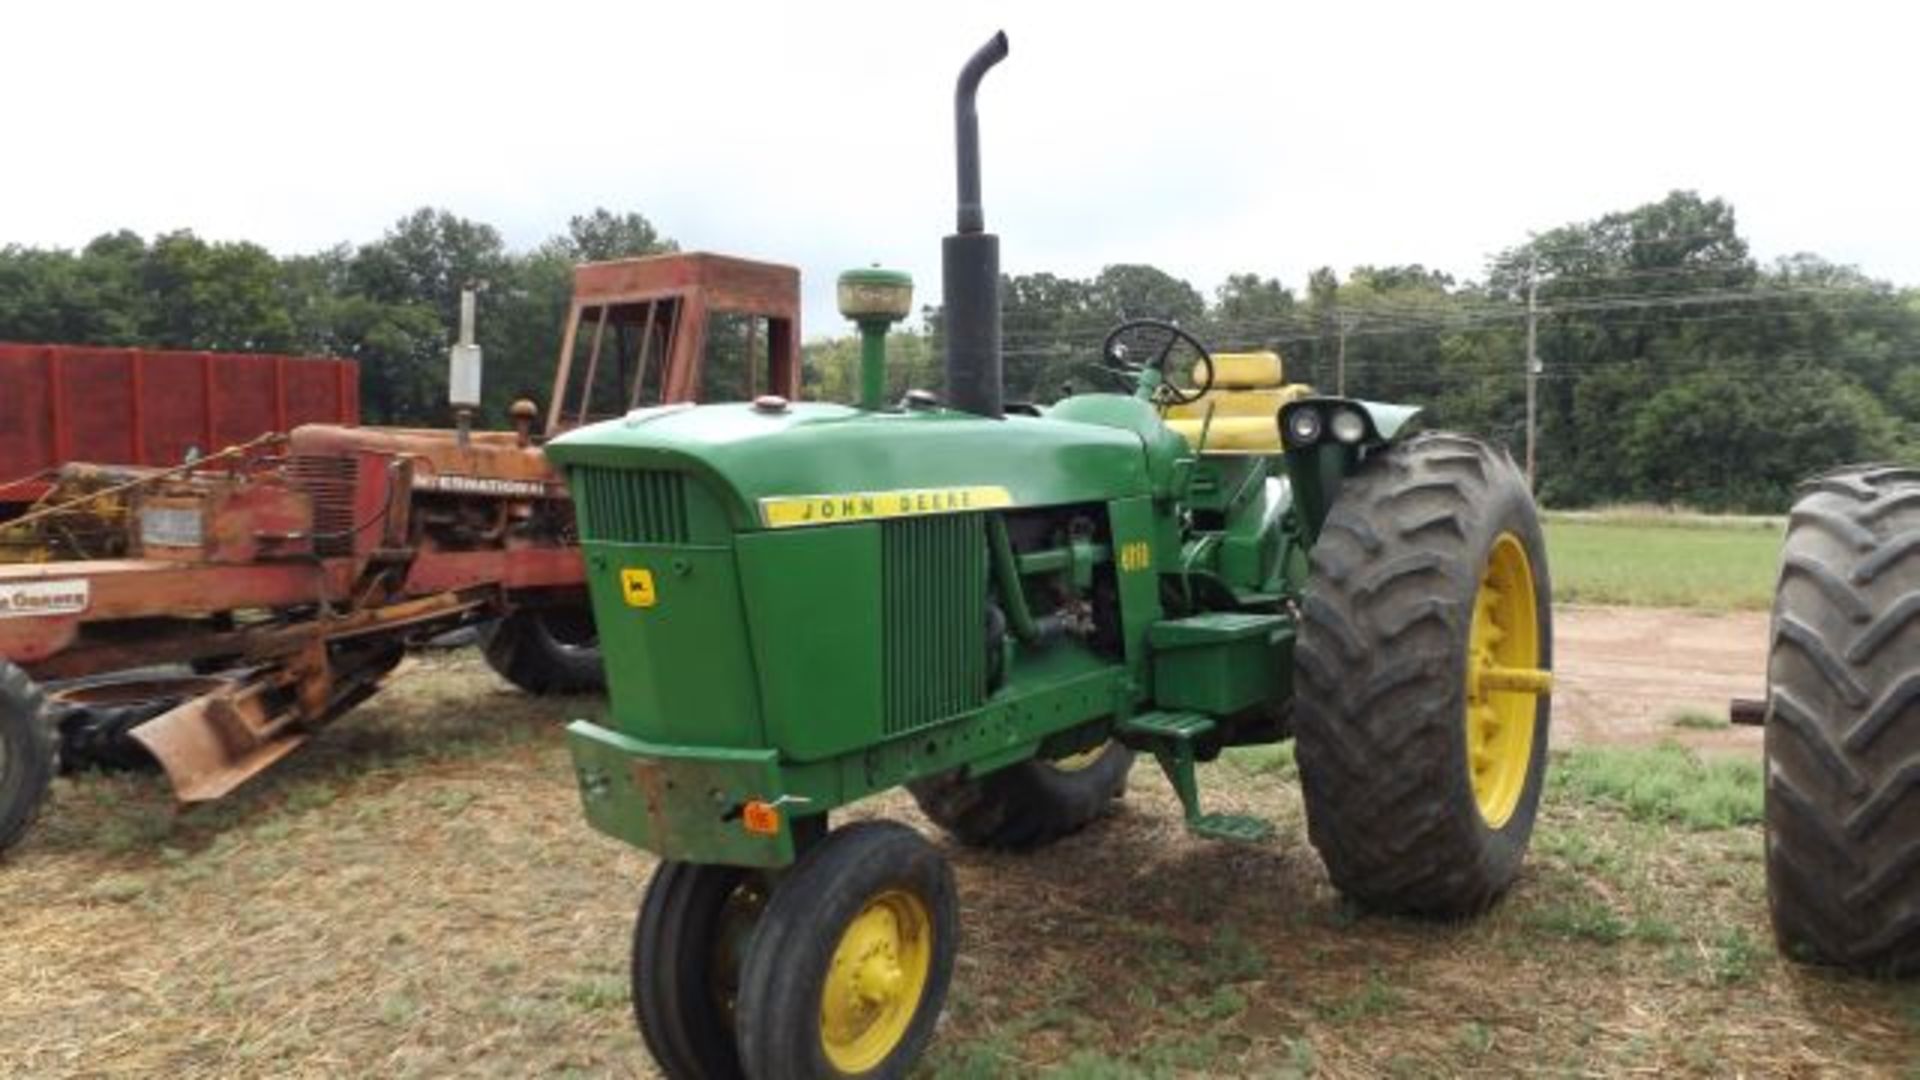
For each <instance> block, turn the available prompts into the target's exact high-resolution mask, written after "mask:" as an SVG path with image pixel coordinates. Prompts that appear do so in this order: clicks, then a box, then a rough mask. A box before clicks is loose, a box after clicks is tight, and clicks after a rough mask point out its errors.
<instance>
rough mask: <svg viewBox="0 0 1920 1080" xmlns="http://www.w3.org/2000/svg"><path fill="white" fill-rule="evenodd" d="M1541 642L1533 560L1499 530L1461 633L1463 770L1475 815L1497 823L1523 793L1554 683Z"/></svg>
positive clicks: (1517, 542)
mask: <svg viewBox="0 0 1920 1080" xmlns="http://www.w3.org/2000/svg"><path fill="white" fill-rule="evenodd" d="M1540 644H1541V642H1540V609H1539V607H1538V605H1537V601H1536V596H1535V593H1534V585H1533V564H1532V562H1531V561H1530V560H1529V559H1528V558H1527V549H1526V546H1525V545H1523V544H1522V543H1521V542H1520V538H1519V537H1517V536H1515V535H1514V534H1512V533H1510V532H1504V533H1501V534H1500V536H1499V538H1498V539H1496V540H1495V541H1494V543H1493V551H1492V553H1491V554H1489V555H1488V556H1487V566H1486V569H1485V570H1484V571H1482V573H1481V576H1480V588H1479V591H1478V592H1477V593H1476V594H1475V596H1474V601H1473V629H1472V632H1471V634H1470V635H1469V636H1468V639H1467V775H1468V777H1469V778H1470V779H1471V780H1472V783H1473V801H1474V802H1475V803H1476V804H1478V806H1479V808H1480V816H1481V817H1482V818H1484V819H1485V820H1486V823H1487V824H1488V825H1489V826H1491V827H1493V828H1496V829H1498V828H1500V827H1502V826H1504V825H1505V824H1506V823H1507V822H1508V820H1509V819H1511V818H1512V817H1513V812H1514V810H1515V809H1516V808H1518V807H1519V805H1520V797H1521V795H1523V794H1524V793H1525V792H1526V789H1527V780H1528V778H1529V775H1530V773H1531V771H1532V768H1533V740H1534V726H1535V721H1536V718H1537V717H1538V715H1539V709H1538V704H1539V696H1540V695H1541V694H1546V693H1550V692H1551V691H1552V689H1553V675H1552V674H1551V673H1550V672H1548V671H1546V670H1544V669H1542V668H1541V666H1540V651H1541V650H1540Z"/></svg>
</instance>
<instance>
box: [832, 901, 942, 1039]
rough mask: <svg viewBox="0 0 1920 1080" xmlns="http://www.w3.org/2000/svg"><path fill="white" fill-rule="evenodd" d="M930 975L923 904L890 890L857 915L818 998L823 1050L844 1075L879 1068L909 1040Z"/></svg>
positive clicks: (929, 932) (928, 924)
mask: <svg viewBox="0 0 1920 1080" xmlns="http://www.w3.org/2000/svg"><path fill="white" fill-rule="evenodd" d="M932 968H933V917H932V915H931V914H929V912H928V909H927V905H926V903H925V902H924V901H922V900H921V899H920V897H918V896H915V895H914V894H912V893H910V892H906V891H904V890H899V889H892V890H888V891H887V892H883V893H881V894H880V895H878V896H875V897H874V898H873V899H872V900H869V901H868V902H867V905H866V906H865V907H863V908H861V909H860V913H859V914H858V915H855V916H854V917H853V921H852V922H850V923H848V924H847V929H846V931H845V932H844V933H842V934H841V935H840V944H839V945H838V946H836V947H835V948H834V950H833V961H832V963H830V964H829V965H828V966H827V979H826V986H825V987H824V988H823V992H822V994H821V997H820V1042H821V1045H822V1047H824V1049H825V1050H826V1054H827V1060H828V1061H829V1062H830V1063H832V1065H833V1067H834V1068H835V1069H837V1070H839V1071H840V1072H843V1073H863V1072H867V1071H868V1070H870V1069H873V1068H875V1067H877V1066H878V1065H879V1064H880V1063H881V1062H883V1061H885V1060H886V1059H887V1055H889V1054H891V1053H893V1050H894V1048H895V1047H897V1046H899V1045H900V1041H901V1040H902V1039H904V1038H906V1034H907V1028H908V1027H910V1026H912V1024H913V1018H914V1016H915V1014H916V1013H918V1012H919V1010H920V1001H921V999H922V998H923V997H925V996H926V989H927V978H928V973H929V972H930V971H931V970H932Z"/></svg>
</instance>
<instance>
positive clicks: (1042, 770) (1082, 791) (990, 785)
mask: <svg viewBox="0 0 1920 1080" xmlns="http://www.w3.org/2000/svg"><path fill="white" fill-rule="evenodd" d="M1132 768H1133V751H1131V750H1129V749H1127V748H1126V747H1124V746H1122V745H1120V744H1119V743H1117V742H1108V743H1103V744H1102V745H1100V746H1098V747H1095V748H1094V749H1092V750H1088V751H1086V752H1085V753H1082V754H1075V755H1073V756H1072V757H1065V758H1059V759H1057V760H1051V761H1049V760H1045V759H1041V758H1035V759H1033V760H1031V761H1023V762H1020V763H1019V764H1017V765H1009V766H1007V767H1006V768H1004V769H1000V770H998V771H996V772H991V773H988V774H987V775H985V776H982V777H977V778H969V779H962V778H961V777H960V776H959V775H958V774H955V773H948V774H945V775H942V776H936V777H932V778H930V779H926V780H917V781H915V782H913V783H911V784H908V785H907V790H908V791H910V792H911V793H912V794H913V799H914V801H915V802H917V803H919V804H920V811H921V813H924V814H926V815H927V818H928V819H929V820H930V821H932V822H933V823H934V824H936V825H938V826H940V827H941V828H942V829H944V830H946V831H947V832H948V833H950V834H952V836H953V837H954V838H955V839H956V840H959V841H960V842H961V843H962V844H965V845H967V846H968V847H980V848H993V849H998V850H1008V851H1031V850H1033V849H1035V848H1039V847H1044V846H1046V845H1047V844H1051V843H1053V842H1054V841H1056V840H1059V839H1062V838H1063V837H1067V836H1070V835H1072V834H1074V833H1076V832H1079V831H1080V830H1081V829H1084V828H1086V827H1087V826H1088V825H1090V824H1092V823H1093V822H1094V821H1095V820H1096V819H1098V818H1100V817H1101V816H1102V815H1104V814H1106V813H1108V812H1109V811H1111V810H1112V809H1113V805H1114V803H1115V801H1116V800H1118V799H1119V798H1120V797H1121V796H1122V795H1124V794H1126V791H1127V773H1128V771H1129V770H1130V769H1132Z"/></svg>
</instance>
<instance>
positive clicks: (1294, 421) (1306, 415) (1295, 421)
mask: <svg viewBox="0 0 1920 1080" xmlns="http://www.w3.org/2000/svg"><path fill="white" fill-rule="evenodd" d="M1287 440H1288V441H1289V442H1291V443H1293V445H1295V446H1312V445H1313V444H1314V443H1317V442H1319V441H1320V410H1318V409H1295V410H1293V412H1292V413H1291V414H1289V415H1288V416H1287Z"/></svg>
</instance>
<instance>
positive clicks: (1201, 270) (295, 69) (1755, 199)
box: [0, 0, 1920, 336]
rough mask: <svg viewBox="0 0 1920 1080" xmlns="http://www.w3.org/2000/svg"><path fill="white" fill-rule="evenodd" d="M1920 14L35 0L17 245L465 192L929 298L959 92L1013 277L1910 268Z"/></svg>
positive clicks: (278, 244) (824, 287) (935, 284)
mask: <svg viewBox="0 0 1920 1080" xmlns="http://www.w3.org/2000/svg"><path fill="white" fill-rule="evenodd" d="M1916 10H1917V9H1916V8H1915V7H1914V6H1913V5H1911V4H1904V3H1885V4H1879V5H1866V4H1850V3H1835V2H1831V0H1828V2H1822V3H1817V4H1808V3H1804V2H1801V3H1791V4H1786V3H1781V4H1768V3H1755V2H1751V0H1749V2H1746V3H1725V4H1710V3H1695V2H1688V0H1665V2H1662V3H1651V4H1636V3H1625V2H1618V0H1609V2H1606V3H1599V2H1594V3H1586V4H1581V5H1568V4H1546V3H1530V4H1528V3H1516V4H1481V3H1465V2H1451V0H1449V2H1425V3H1411V4H1353V3H1344V4H1343V3H1330V2H1327V0H1318V2H1315V3H1311V4H1293V3H1265V4H1209V3H1200V2H1195V0H1185V2H1179V3H1169V2H1166V0H1162V2H1159V3H1154V4H1142V5H1137V6H1132V5H1125V4H1116V3H1103V4H1085V5H1081V4H1065V3H1041V2H1037V0H1029V2H1027V3H1018V4H1015V3H991V2H984V0H970V2H965V3H946V4H940V5H920V4H913V3H906V2H902V0H893V2H890V3H858V4H855V3H848V4H840V3H804V4H802V3H789V4H766V5H759V4H743V3H732V2H727V0H683V2H679V3H659V2H633V0H629V2H627V3H611V4H590V3H567V2H560V0H546V2H542V3H522V4H511V5H508V4H500V5H491V4H460V5H447V6H445V7H444V8H441V7H439V6H435V5H425V4H408V3H402V2H399V0H387V2H385V3H377V4H361V3H352V2H328V3H302V4H298V5H294V4H288V3H267V2H253V3H247V4H236V5H232V6H217V5H209V4H194V3H186V2H179V0H176V2H169V3H140V4H127V5H124V6H121V5H104V4H90V3H84V2H71V0H69V2H63V3H33V2H23V3H11V4H7V5H6V6H5V9H4V11H0V102H3V103H4V105H0V109H3V110H4V112H0V115H3V116H4V117H5V127H4V131H5V136H4V142H0V146H3V147H4V152H3V153H0V244H4V243H20V244H31V245H58V246H78V245H80V244H83V243H85V242H86V241H87V240H88V239H89V238H91V237H92V236H94V235H96V234H98V233H100V232H103V231H106V230H109V229H113V228H119V227H127V228H132V229H135V230H137V231H139V232H141V233H143V234H148V235H151V234H152V233H154V232H157V231H162V230H171V229H176V228H190V229H192V230H194V231H195V232H197V233H199V234H200V235H202V236H204V237H208V238H212V239H248V240H254V241H258V242H260V243H263V244H265V245H267V246H268V247H270V248H272V249H274V250H276V251H279V252H298V251H310V250H315V249H318V248H322V247H326V246H329V245H332V244H335V243H338V242H341V241H353V242H359V241H365V240H370V239H373V238H375V237H377V236H378V235H379V234H380V233H381V231H382V230H383V229H384V228H386V226H388V225H389V224H391V223H392V222H393V221H394V220H395V219H397V218H398V217H400V216H401V215H402V214H404V213H406V212H407V211H409V210H411V209H413V208H415V207H418V206H421V205H434V206H443V207H446V208H448V209H451V210H453V211H454V212H456V213H459V214H462V215H466V216H468V217H472V218H476V219H479V220H481V221H486V222H489V223H492V224H494V225H496V226H498V227H499V228H500V229H501V230H502V231H503V232H504V233H505V235H506V238H507V241H508V242H509V244H511V245H514V246H516V247H525V246H530V245H532V244H535V243H538V242H539V241H540V240H541V239H543V238H545V237H546V236H548V235H551V234H552V233H554V232H557V231H559V230H561V229H562V228H563V227H564V225H565V222H566V218H567V216H568V215H569V214H572V213H577V212H581V211H584V210H586V209H590V208H591V207H593V206H596V205H604V206H607V207H609V208H612V209H616V210H638V211H640V212H642V213H644V214H646V215H647V216H648V217H649V218H650V219H652V220H653V222H654V223H655V224H656V225H657V226H658V227H659V228H660V229H661V231H662V232H663V233H665V234H666V235H669V236H672V237H673V238H675V239H677V240H678V241H679V242H680V243H681V245H682V246H683V247H686V248H702V249H708V250H715V251H724V252H729V253H734V254H742V255H751V256H757V257H761V258H767V259H773V260H777V261H782V262H789V263H793V264H795V265H798V266H799V267H800V268H801V270H802V272H803V275H804V281H805V282H806V286H805V287H806V291H807V312H806V319H807V326H806V331H807V333H808V336H814V335H818V334H820V333H825V332H838V331H839V329H840V323H839V319H838V317H837V316H836V315H834V313H833V301H832V279H833V275H834V274H836V273H837V272H838V271H839V270H841V269H844V268H846V267H848V266H854V265H863V264H865V263H868V262H872V261H879V262H882V263H884V264H887V265H889V266H896V267H901V268H904V269H907V270H911V271H912V272H913V273H914V276H915V278H916V279H917V281H918V283H919V287H920V294H921V297H922V298H925V299H930V298H934V297H936V296H937V295H938V292H939V238H940V236H941V235H942V234H944V233H946V232H948V231H950V230H951V229H952V227H953V219H952V214H953V210H952V204H953V198H954V193H953V156H952V149H951V138H952V104H951V102H952V84H953V76H954V74H955V72H956V71H957V69H958V67H959V65H960V63H961V62H962V61H963V60H964V59H965V58H966V56H967V55H968V54H969V53H970V52H971V51H972V50H973V49H974V48H975V47H976V46H977V45H978V44H979V43H980V42H981V41H983V40H985V38H986V37H987V36H988V35H989V34H990V33H991V32H992V31H993V30H995V29H1000V28H1004V29H1005V30H1006V31H1007V33H1008V35H1009V37H1010V38H1011V39H1012V56H1011V57H1010V59H1009V60H1008V61H1007V62H1006V63H1004V64H1002V65H1001V66H1000V68H999V69H997V70H996V71H995V72H994V73H993V74H992V75H991V76H990V77H989V78H988V80H987V83H986V86H985V88H984V89H983V91H982V94H981V116H982V140H983V147H984V158H985V169H986V180H985V195H986V210H987V222H988V227H989V228H990V229H992V230H993V231H995V232H998V233H999V234H1001V237H1002V248H1003V262H1004V267H1005V269H1007V270H1008V271H1010V272H1016V273H1017V272H1023V271H1033V270H1051V271H1055V272H1058V273H1063V274H1070V275H1090V274H1092V273H1095V272H1097V271H1098V270H1099V268H1100V267H1101V266H1103V265H1105V264H1107V263H1112V262H1122V261H1125V262H1150V263H1153V264H1155V265H1157V266H1160V267H1162V268H1163V269H1166V270H1169V271H1171V272H1173V273H1176V274H1179V275H1181V276H1183V277H1185V278H1187V279H1188V280H1189V281H1191V282H1192V283H1193V284H1195V285H1196V286H1198V287H1199V288H1201V289H1202V290H1203V291H1206V292H1209V293H1211V291H1212V289H1213V287H1214V286H1215V285H1216V284H1218V283H1219V281H1220V280H1221V279H1222V278H1223V277H1224V276H1225V275H1226V274H1228V273H1230V272H1234V271H1240V270H1256V271H1259V272H1261V273H1264V274H1269V275H1274V276H1278V277H1279V278H1281V279H1282V280H1283V281H1285V282H1287V283H1288V284H1290V285H1292V286H1294V287H1295V288H1296V289H1298V288H1300V287H1301V286H1302V284H1303V283H1304V279H1305V276H1306V273H1307V272H1308V271H1309V270H1310V269H1311V268H1313V267H1315V266H1319V265H1323V264H1330V265H1333V266H1335V267H1338V268H1340V269H1341V270H1342V271H1343V272H1344V270H1345V269H1346V268H1347V267H1350V266H1353V265H1355V264H1362V263H1375V264H1385V263H1400V262H1424V263H1427V264H1428V265H1436V266H1439V267H1441V268H1443V269H1446V270H1448V271H1451V272H1453V273H1455V274H1456V275H1459V276H1462V277H1472V276H1477V275H1478V274H1479V272H1480V268H1481V266H1482V263H1483V260H1484V259H1485V257H1486V256H1487V255H1488V254H1489V253H1490V252H1492V251H1494V250H1497V249H1498V248H1501V247H1504V246H1507V245H1510V244H1513V243H1515V242H1518V241H1520V240H1523V239H1524V238H1525V236H1526V233H1527V232H1528V231H1529V230H1537V229H1544V228H1549V227H1552V226H1554V225H1558V224H1563V223H1566V222H1568V221H1574V220H1582V219H1586V218H1591V217H1594V216H1597V215H1599V214H1602V213H1605V212H1608V211H1611V210H1616V209H1624V208H1627V207H1631V206H1634V205H1637V204H1639V203H1642V202H1646V201H1649V200H1653V199H1657V198H1660V197H1661V196H1662V195H1664V194H1665V193H1666V192H1667V191H1669V190H1671V189H1673V188H1694V189H1697V190H1699V191H1700V192H1701V193H1702V194H1704V195H1708V196H1722V197H1725V198H1727V199H1728V200H1730V201H1731V202H1732V203H1733V204H1734V206H1735V207H1736V209H1737V210H1738V213H1739V220H1740V224H1741V230H1742V232H1743V233H1744V234H1745V235H1746V236H1747V238H1748V239H1749V241H1750V242H1751V243H1752V244H1753V247H1754V250H1755V253H1756V254H1757V255H1759V256H1761V257H1762V258H1769V259H1770V258H1772V257H1773V256H1776V255H1781V254H1788V253H1792V252H1797V251H1815V252H1818V253H1820V254H1822V255H1825V256H1827V257H1828V258H1831V259H1834V260H1836V261H1840V262H1848V263H1854V264H1857V265H1858V266H1859V267H1860V268H1861V269H1863V270H1865V271H1866V272H1868V273H1870V274H1873V275H1875V276H1879V277H1884V278H1889V279H1892V280H1894V281H1896V282H1900V283H1920V216H1917V215H1916V213H1915V202H1916V200H1917V199H1920V182H1917V179H1920V170H1916V165H1917V164H1920V161H1917V160H1916V159H1917V158H1920V151H1917V150H1916V147H1917V146H1920V126H1916V124H1915V122H1914V120H1915V106H1916V102H1917V101H1920V95H1916V93H1915V91H1916V89H1920V62H1916V59H1915V55H1916V54H1915V49H1916V45H1917V44H1920V36H1917V35H1916V33H1915V30H1916V29H1920V15H1916V14H1915V11H1916Z"/></svg>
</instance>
